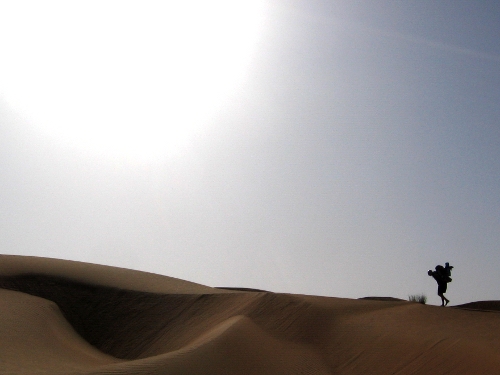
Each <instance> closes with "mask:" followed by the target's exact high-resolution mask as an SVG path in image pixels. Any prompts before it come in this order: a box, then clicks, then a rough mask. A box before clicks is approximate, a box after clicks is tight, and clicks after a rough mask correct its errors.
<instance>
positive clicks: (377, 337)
mask: <svg viewBox="0 0 500 375" xmlns="http://www.w3.org/2000/svg"><path fill="white" fill-rule="evenodd" d="M498 306H499V303H498V301H486V302H474V303H471V304H467V305H464V306H462V307H445V308H442V307H439V306H428V305H422V304H418V303H412V302H407V301H401V300H397V299H392V298H369V299H345V298H332V297H320V296H305V295H293V294H280V293H272V292H264V291H253V290H249V289H244V288H242V289H240V290H237V289H225V288H224V289H222V288H212V287H208V286H204V285H199V284H195V283H192V282H188V281H184V280H179V279H175V278H171V277H167V276H161V275H155V274H151V273H146V272H139V271H133V270H127V269H120V268H115V267H108V266H101V265H96V264H88V263H80V262H72V261H66V260H57V259H47V258H36V257H23V256H10V255H3V256H0V374H434V375H437V374H496V373H499V371H500V312H499V311H498Z"/></svg>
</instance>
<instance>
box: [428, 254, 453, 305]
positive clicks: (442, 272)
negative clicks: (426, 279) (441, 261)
mask: <svg viewBox="0 0 500 375" xmlns="http://www.w3.org/2000/svg"><path fill="white" fill-rule="evenodd" d="M452 269H453V266H450V264H449V263H446V267H443V266H441V265H439V266H436V270H435V271H432V270H429V271H427V274H428V275H429V276H432V277H433V278H434V280H436V282H437V284H438V293H437V294H438V296H439V297H441V306H446V305H448V303H450V300H449V299H448V298H446V297H445V296H444V294H445V293H446V290H447V289H448V283H449V282H451V277H450V276H451V270H452ZM445 302H446V303H445Z"/></svg>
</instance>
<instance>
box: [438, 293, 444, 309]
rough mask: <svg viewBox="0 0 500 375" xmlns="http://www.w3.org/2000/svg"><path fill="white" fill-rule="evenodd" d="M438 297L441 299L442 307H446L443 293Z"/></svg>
mask: <svg viewBox="0 0 500 375" xmlns="http://www.w3.org/2000/svg"><path fill="white" fill-rule="evenodd" d="M438 296H439V297H441V306H444V300H445V298H444V296H443V293H438Z"/></svg>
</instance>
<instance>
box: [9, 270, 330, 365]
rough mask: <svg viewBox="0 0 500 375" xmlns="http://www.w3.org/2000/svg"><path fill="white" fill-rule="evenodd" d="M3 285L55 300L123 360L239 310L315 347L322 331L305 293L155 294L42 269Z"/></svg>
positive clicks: (159, 349) (176, 343) (182, 341)
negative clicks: (42, 272) (302, 295)
mask: <svg viewBox="0 0 500 375" xmlns="http://www.w3.org/2000/svg"><path fill="white" fill-rule="evenodd" d="M0 288H4V289H10V290H14V291H19V292H24V293H27V294H31V295H34V296H37V297H42V298H45V299H47V300H50V301H53V302H55V303H56V304H57V305H58V307H59V309H60V310H61V312H62V313H63V315H64V317H65V318H66V319H67V320H68V322H69V323H70V324H71V325H72V326H73V328H74V329H75V331H76V332H78V334H79V335H81V337H83V338H84V339H85V340H86V341H87V342H89V343H90V344H91V345H93V346H94V347H96V348H98V349H99V350H101V351H102V352H104V353H106V354H109V355H112V356H114V357H116V358H121V359H138V358H145V357H148V356H154V355H159V354H163V353H165V352H168V351H175V350H179V349H181V348H183V347H185V346H186V345H189V344H190V342H192V341H193V340H196V339H197V338H198V337H199V335H200V333H202V332H209V331H210V330H211V329H212V328H213V327H214V326H216V325H217V324H221V323H223V322H224V321H226V320H227V319H230V318H232V317H234V316H236V315H244V316H247V317H248V318H249V319H251V320H252V321H253V322H255V323H256V324H257V325H258V326H259V327H261V328H262V329H263V330H264V331H266V332H268V333H270V334H271V335H272V336H273V337H276V338H277V339H282V340H287V341H294V342H297V343H298V344H300V345H306V346H311V345H313V346H314V341H317V340H318V338H319V337H321V336H322V334H321V327H318V326H316V325H315V324H314V322H315V320H314V319H311V314H312V315H314V314H317V313H318V311H316V310H314V309H313V310H314V311H313V310H311V307H310V306H309V304H308V303H307V302H305V301H303V300H302V299H300V298H296V297H293V296H285V295H281V296H278V295H274V294H273V293H241V292H235V293H228V294H155V293H146V292H138V291H129V290H123V289H117V288H111V287H107V286H97V285H90V284H85V283H82V282H79V281H73V280H69V279H65V278H60V277H53V276H48V275H38V274H24V275H18V276H7V277H5V276H4V277H0ZM304 312H307V313H306V314H304Z"/></svg>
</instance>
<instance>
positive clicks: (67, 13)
mask: <svg viewBox="0 0 500 375" xmlns="http://www.w3.org/2000/svg"><path fill="white" fill-rule="evenodd" d="M264 12H265V9H264V5H263V3H262V2H259V1H252V2H232V1H210V2H204V1H187V2H160V1H158V2H129V1H99V2H94V1H90V2H74V1H69V2H68V1H51V2H24V1H15V2H14V1H13V2H8V4H7V6H4V7H3V11H2V12H1V15H0V49H1V51H2V54H3V55H4V56H9V58H8V59H1V60H0V84H1V86H0V87H1V89H0V90H1V92H0V94H1V95H2V96H3V97H4V99H5V100H6V101H7V102H8V103H9V104H10V105H12V106H13V107H14V108H15V109H17V110H19V111H20V112H22V113H23V114H24V116H26V117H27V118H28V120H29V121H30V122H31V123H32V124H33V126H34V127H35V128H37V130H39V131H40V133H41V135H42V136H48V137H50V138H51V139H53V140H55V141H56V142H57V143H59V144H60V145H62V146H64V147H70V148H76V149H79V151H81V152H84V153H91V154H99V155H101V156H102V155H105V156H112V157H126V158H132V159H134V158H139V159H142V158H151V157H154V158H157V157H162V156H166V155H167V156H168V155H172V154H175V153H177V152H179V151H180V150H181V149H182V148H184V147H186V145H187V144H189V141H190V140H191V138H192V137H196V136H199V135H200V134H201V133H202V131H203V128H204V126H207V123H208V121H209V119H210V117H211V116H212V115H213V114H214V113H215V112H216V111H217V109H218V108H220V106H221V105H222V104H223V102H224V101H225V100H227V98H228V96H229V95H230V93H231V90H234V89H235V88H236V87H237V86H238V84H241V82H242V81H243V80H244V76H245V71H246V69H247V68H248V66H249V64H250V62H251V58H252V53H253V52H254V49H255V47H256V43H257V41H258V40H259V36H260V34H261V32H262V28H263V22H262V21H263V15H264Z"/></svg>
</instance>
